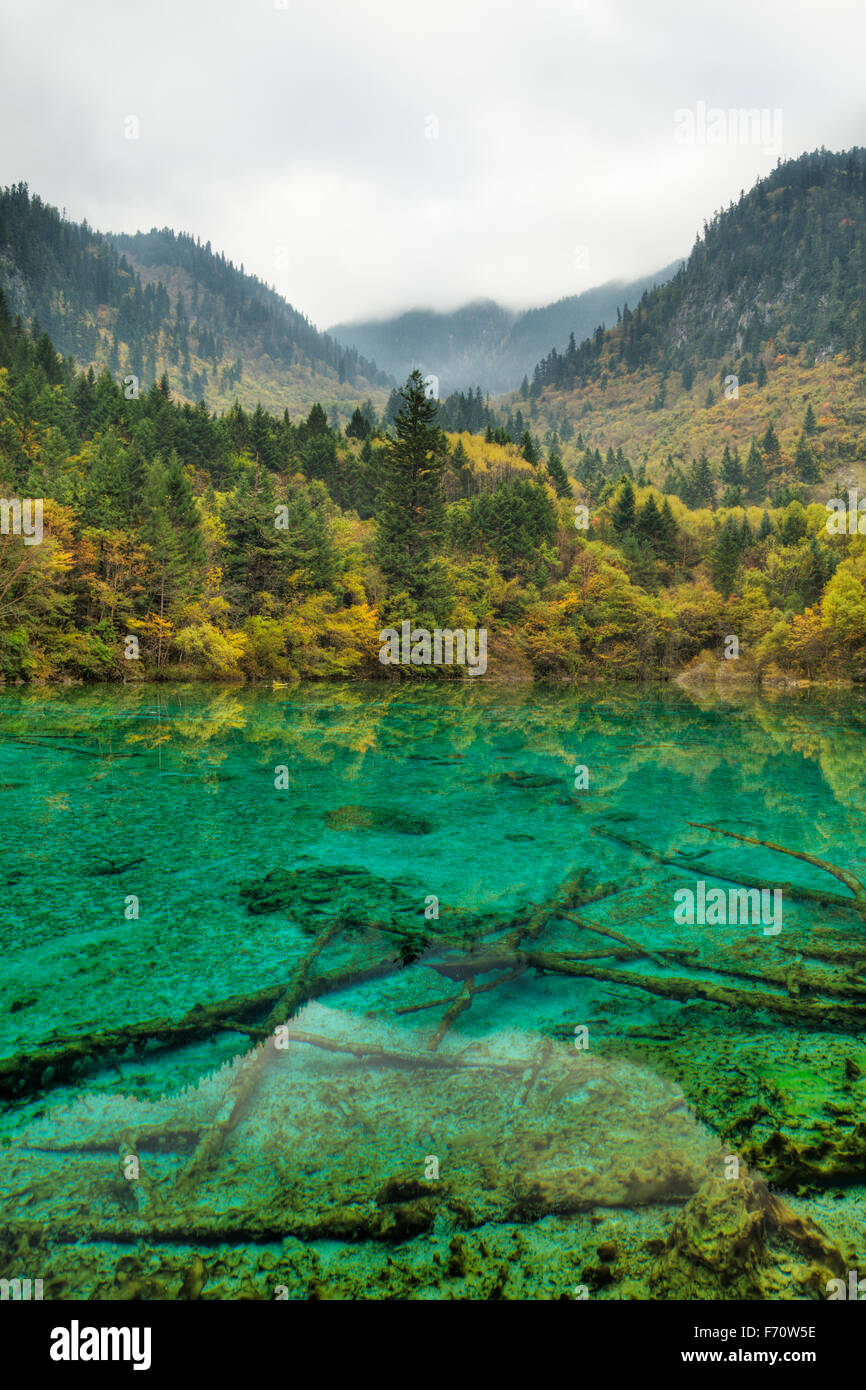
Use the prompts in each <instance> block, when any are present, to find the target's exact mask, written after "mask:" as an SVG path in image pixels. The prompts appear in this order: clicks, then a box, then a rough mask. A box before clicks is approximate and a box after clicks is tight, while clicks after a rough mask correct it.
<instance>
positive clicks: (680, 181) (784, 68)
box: [0, 0, 866, 328]
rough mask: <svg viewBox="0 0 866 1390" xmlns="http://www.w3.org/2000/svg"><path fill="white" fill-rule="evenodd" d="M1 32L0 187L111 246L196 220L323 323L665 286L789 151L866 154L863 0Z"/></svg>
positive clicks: (176, 10)
mask: <svg viewBox="0 0 866 1390" xmlns="http://www.w3.org/2000/svg"><path fill="white" fill-rule="evenodd" d="M0 16H2V29H0V183H12V182H18V181H19V180H24V181H25V182H27V183H29V185H30V187H31V190H32V191H34V192H36V193H38V194H39V195H40V196H41V197H43V198H44V199H46V200H47V201H49V202H52V203H54V204H56V205H57V206H58V207H60V208H65V209H66V210H67V213H68V215H69V216H70V217H72V218H75V219H81V218H84V217H86V218H87V220H88V221H89V222H90V223H91V225H93V226H95V227H97V228H99V229H100V230H103V231H127V232H132V231H136V230H138V229H141V228H143V229H145V230H146V229H149V228H150V227H151V226H165V225H168V226H171V227H173V228H175V229H176V230H184V231H189V232H193V233H195V234H196V235H198V236H200V237H201V238H202V240H203V241H206V240H210V241H211V243H212V245H213V247H214V249H215V250H224V251H225V252H226V254H227V255H228V256H229V257H230V258H231V259H232V260H234V261H235V262H236V263H237V264H241V263H242V264H243V265H244V268H245V269H246V270H247V271H250V272H252V273H255V274H257V275H259V276H260V277H261V278H262V279H263V280H265V281H267V282H268V283H269V284H274V285H275V286H276V288H277V289H278V290H279V291H280V292H281V293H282V294H284V295H285V296H286V298H287V299H289V300H290V301H291V303H292V304H294V305H295V307H296V308H298V309H301V310H302V311H303V312H304V313H306V314H308V315H309V316H310V317H311V318H312V319H313V321H314V322H315V323H317V324H318V326H319V327H322V328H324V327H328V326H329V325H330V324H331V323H333V322H335V321H338V320H345V319H350V318H358V317H367V316H371V317H377V316H381V315H384V314H388V313H391V312H393V311H395V310H400V309H403V308H407V307H410V306H413V305H425V306H432V307H435V308H451V307H454V306H455V305H457V304H459V303H462V302H464V301H466V300H469V299H475V298H479V297H482V296H485V297H486V296H489V297H491V298H494V299H498V300H499V301H500V302H503V303H505V304H508V305H511V306H514V307H518V306H519V307H522V306H526V305H530V304H543V303H547V302H549V301H550V300H553V299H558V298H560V297H562V296H563V295H567V294H575V293H577V292H579V291H580V290H582V289H588V288H590V287H591V286H592V285H596V284H600V283H602V282H603V281H605V280H608V279H613V278H619V277H623V278H631V277H634V276H637V275H641V274H643V273H645V272H649V271H651V270H654V269H656V268H658V267H660V266H662V265H664V264H666V263H667V262H669V261H671V260H673V259H674V258H675V257H677V256H679V255H681V254H687V253H688V251H689V250H690V249H691V246H692V244H693V242H694V238H695V235H696V233H697V232H698V231H699V230H700V228H701V226H702V224H703V221H704V219H705V218H709V217H710V216H711V215H712V213H713V212H714V211H715V210H717V209H718V208H719V207H720V206H724V205H726V204H727V203H728V202H729V201H730V200H731V199H732V198H736V197H737V196H738V195H739V192H740V189H741V188H748V187H749V186H750V185H751V184H752V183H753V182H754V180H755V179H756V178H758V177H760V176H761V175H762V174H765V173H767V172H769V170H770V169H772V167H773V166H774V165H775V163H776V160H777V158H778V156H779V155H780V154H781V155H782V157H787V156H791V155H798V154H800V153H802V152H803V151H804V150H806V149H814V148H816V147H818V146H820V145H826V146H827V147H828V148H830V149H841V148H847V147H849V146H851V145H855V144H866V81H864V75H863V74H864V54H866V5H864V4H863V0H820V3H812V0H721V2H719V0H714V2H713V3H706V0H522V2H521V3H518V2H517V0H144V2H143V3H139V4H136V3H132V0H129V3H125V0H76V3H70V0H14V3H13V0H0ZM700 103H703V108H701V105H700ZM740 108H759V109H762V110H764V111H765V113H766V115H765V117H764V120H765V126H764V130H763V132H762V138H763V137H768V138H767V139H766V143H761V139H758V140H757V141H755V140H753V139H751V138H748V139H746V140H744V139H743V138H742V136H743V132H742V131H741V129H740V127H739V125H738V124H737V122H736V119H731V118H729V117H728V116H727V113H728V112H730V111H732V110H733V111H737V110H739V109H740ZM702 109H703V113H704V114H703V116H702ZM713 110H721V111H723V112H724V113H725V122H723V123H721V124H720V122H719V118H718V116H715V117H714V116H712V115H711V112H712V111H713ZM677 112H679V113H681V114H680V115H679V116H677V115H675V113H677ZM682 112H690V113H691V121H692V122H693V124H690V123H689V119H688V118H686V117H684V116H683V115H682ZM777 112H778V113H780V117H779V116H777V115H776V114H775V113H777ZM130 118H134V120H135V121H137V123H138V127H137V130H138V138H128V137H129V135H130V134H134V133H135V130H136V126H135V124H134V122H133V121H132V120H131V119H130ZM707 122H709V123H710V125H712V126H713V128H712V129H710V128H709V126H708V124H707ZM702 134H705V135H708V136H709V137H710V138H715V139H716V140H718V141H720V143H714V144H709V143H702V142H701V135H702Z"/></svg>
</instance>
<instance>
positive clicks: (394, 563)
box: [375, 368, 448, 616]
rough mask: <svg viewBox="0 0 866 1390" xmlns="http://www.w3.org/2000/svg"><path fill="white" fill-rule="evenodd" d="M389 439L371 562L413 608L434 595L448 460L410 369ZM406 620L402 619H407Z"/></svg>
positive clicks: (430, 407) (434, 408)
mask: <svg viewBox="0 0 866 1390" xmlns="http://www.w3.org/2000/svg"><path fill="white" fill-rule="evenodd" d="M400 396H401V398H402V402H403V404H402V406H401V408H400V410H399V411H398V412H397V415H396V416H395V418H394V438H388V439H387V440H386V447H385V450H384V456H383V460H382V470H381V478H380V487H379V497H378V503H377V516H376V547H375V554H376V559H377V561H378V563H379V565H380V566H381V569H382V573H383V574H384V576H385V578H386V580H387V582H388V585H389V587H390V589H391V590H392V592H397V591H401V590H402V591H405V592H406V593H407V594H409V596H410V597H411V598H413V599H414V600H415V601H416V602H417V603H418V604H420V605H422V606H424V605H425V604H428V603H430V602H431V601H432V600H433V598H434V597H435V595H434V589H435V587H436V585H435V575H434V569H435V568H436V566H435V561H434V552H435V549H436V547H437V546H438V545H439V544H440V543H441V540H442V536H443V530H444V504H443V499H442V478H443V474H444V471H445V467H446V465H447V461H448V448H447V443H446V440H445V436H444V434H443V433H442V431H441V429H440V428H439V426H438V425H437V423H436V421H437V417H438V411H439V403H438V401H436V400H435V399H432V398H431V397H428V395H427V393H426V391H425V389H424V379H423V377H422V376H421V373H420V372H419V371H418V369H417V368H416V369H415V370H414V371H413V372H412V373H411V375H410V376H409V378H408V380H407V382H406V385H405V386H404V387H403V389H402V391H401V392H400ZM407 616H408V615H407Z"/></svg>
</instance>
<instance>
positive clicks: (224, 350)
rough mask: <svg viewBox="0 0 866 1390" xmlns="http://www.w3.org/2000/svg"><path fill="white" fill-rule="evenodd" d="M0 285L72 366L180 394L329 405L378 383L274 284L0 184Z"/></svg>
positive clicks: (185, 245)
mask: <svg viewBox="0 0 866 1390" xmlns="http://www.w3.org/2000/svg"><path fill="white" fill-rule="evenodd" d="M0 288H2V289H3V291H4V294H5V297H6V301H7V304H8V306H9V309H10V312H11V313H12V314H20V315H21V316H22V317H23V318H24V319H25V320H27V321H29V322H35V323H36V324H37V326H38V327H40V328H42V329H45V330H46V331H47V332H48V333H49V334H50V336H51V338H52V340H53V342H54V344H55V346H56V347H57V348H58V349H59V351H61V352H62V353H64V354H67V355H70V356H73V357H75V359H76V361H77V362H78V363H79V364H80V365H82V366H87V365H90V364H92V365H94V366H95V367H97V368H100V367H102V366H106V367H107V368H108V369H109V371H111V372H112V373H114V374H115V375H120V374H125V373H132V374H134V375H136V376H137V377H138V378H139V380H140V382H141V383H142V385H143V386H144V387H145V388H146V387H149V386H150V385H152V384H153V382H154V381H156V380H157V378H158V377H160V376H161V375H162V374H163V372H166V373H167V374H168V379H169V382H170V385H171V387H172V389H173V390H175V391H176V392H178V394H180V395H181V396H183V397H184V398H186V399H187V400H190V401H197V400H199V399H201V398H202V397H203V396H207V399H208V401H209V402H210V403H211V405H213V406H216V407H221V406H225V407H227V406H229V405H230V404H231V403H232V402H233V401H234V400H235V399H236V398H237V399H239V400H240V401H241V403H242V404H243V405H245V406H254V405H255V404H256V402H257V401H259V400H261V401H262V402H263V403H264V404H265V405H267V406H269V407H270V408H272V409H280V410H282V409H283V408H285V407H288V408H289V409H290V410H294V409H296V408H299V407H306V408H309V406H310V405H312V404H313V403H314V402H315V401H317V400H319V401H324V402H326V403H328V404H329V405H330V404H332V403H333V404H339V405H342V407H343V413H344V414H346V415H347V414H348V413H349V411H350V410H351V407H352V406H353V405H354V404H356V403H357V402H358V401H359V400H360V399H361V398H363V397H365V396H367V395H368V394H370V393H372V394H374V395H375V394H376V393H377V391H379V392H381V389H382V388H383V387H384V386H386V385H387V384H388V381H387V378H386V377H385V375H384V374H383V373H381V372H380V371H378V370H377V368H376V367H375V365H374V364H373V363H371V362H368V361H366V360H365V359H364V358H362V357H360V356H359V354H358V353H357V352H356V351H355V350H354V349H352V348H344V347H343V346H342V345H341V344H340V343H338V342H336V341H335V340H334V339H333V338H331V337H329V336H328V335H326V334H323V333H320V332H318V330H317V329H315V328H314V327H313V325H312V324H311V323H310V322H309V320H308V319H306V318H305V317H304V315H303V314H301V313H299V312H298V311H297V310H296V309H293V308H292V306H291V305H290V304H287V303H286V301H285V300H284V299H282V298H281V297H280V296H279V295H278V294H277V293H276V292H275V291H274V290H271V289H269V288H268V286H267V285H265V284H263V283H262V282H261V281H260V280H258V279H256V278H255V277H254V276H251V275H246V274H245V273H244V272H243V270H242V269H241V270H238V269H237V268H236V267H235V266H234V265H232V263H231V262H230V261H227V260H226V258H225V256H223V255H221V254H219V253H216V252H214V251H212V249H211V245H210V242H207V243H206V244H204V245H202V243H201V242H199V241H197V240H195V239H194V238H193V237H191V236H187V235H183V234H176V233H174V232H171V231H169V230H167V229H164V230H162V231H151V232H148V233H138V234H137V235H135V236H105V235H102V234H101V233H99V232H95V231H93V230H92V228H90V227H88V225H87V223H86V222H85V223H81V224H77V223H74V222H70V221H68V220H66V219H65V218H64V217H62V216H61V215H60V214H59V213H58V211H57V209H56V208H52V207H50V206H48V205H47V204H46V203H43V202H42V201H41V199H40V198H38V197H37V196H36V195H34V194H31V193H30V192H29V190H28V189H27V187H26V185H24V184H19V185H17V186H16V187H13V188H7V189H5V190H3V191H2V192H0Z"/></svg>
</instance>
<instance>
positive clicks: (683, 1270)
mask: <svg viewBox="0 0 866 1390" xmlns="http://www.w3.org/2000/svg"><path fill="white" fill-rule="evenodd" d="M845 1269H846V1262H845V1258H844V1256H843V1255H842V1252H841V1250H839V1248H838V1246H836V1245H834V1243H833V1242H832V1241H831V1240H830V1239H829V1238H828V1237H827V1236H826V1235H825V1233H824V1232H823V1231H822V1230H821V1228H820V1226H818V1225H816V1223H815V1222H813V1221H810V1220H808V1219H807V1218H804V1217H801V1216H798V1215H797V1214H796V1213H795V1212H794V1211H793V1210H792V1209H791V1208H790V1207H789V1206H788V1205H787V1203H786V1202H784V1201H782V1199H781V1198H780V1197H776V1196H774V1195H773V1194H772V1193H771V1192H770V1190H769V1188H768V1187H767V1186H766V1184H765V1183H763V1182H761V1181H760V1180H756V1179H753V1178H750V1177H748V1176H746V1175H743V1174H741V1176H740V1177H739V1178H738V1179H735V1180H728V1179H725V1178H723V1177H721V1176H713V1177H711V1178H709V1179H708V1180H707V1181H706V1182H705V1183H704V1184H703V1186H702V1187H701V1188H700V1189H699V1190H698V1191H697V1192H696V1193H695V1195H694V1196H693V1197H692V1199H691V1201H690V1202H688V1204H687V1205H686V1206H685V1207H684V1209H683V1211H682V1212H681V1213H680V1215H679V1217H678V1218H677V1220H676V1222H675V1223H674V1227H673V1230H672V1231H671V1234H670V1236H669V1237H668V1241H667V1244H666V1246H665V1249H664V1251H663V1253H662V1254H661V1256H660V1258H659V1260H658V1261H657V1263H656V1265H655V1266H654V1268H653V1272H652V1276H651V1286H652V1290H653V1294H654V1296H655V1297H656V1298H665V1299H666V1298H677V1299H704V1298H705V1299H777V1298H783V1299H819V1298H826V1297H827V1281H828V1280H829V1279H831V1278H833V1277H836V1276H839V1275H844V1272H845Z"/></svg>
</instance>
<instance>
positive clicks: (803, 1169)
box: [743, 1116, 866, 1187]
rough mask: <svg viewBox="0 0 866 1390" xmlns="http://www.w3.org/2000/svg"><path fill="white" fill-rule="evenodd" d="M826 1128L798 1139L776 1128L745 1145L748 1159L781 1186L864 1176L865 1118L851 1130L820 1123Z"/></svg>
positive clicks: (830, 1181)
mask: <svg viewBox="0 0 866 1390" xmlns="http://www.w3.org/2000/svg"><path fill="white" fill-rule="evenodd" d="M851 1118H852V1119H853V1116H851ZM816 1128H817V1129H819V1130H821V1131H823V1132H822V1133H820V1134H812V1135H811V1136H810V1137H809V1138H808V1139H806V1140H805V1141H798V1140H796V1139H794V1138H792V1136H791V1135H789V1134H784V1133H783V1132H782V1131H781V1130H778V1129H777V1130H774V1131H773V1133H772V1134H771V1135H770V1137H769V1139H765V1140H764V1142H763V1143H759V1142H751V1143H749V1144H746V1145H745V1146H744V1147H743V1155H744V1157H745V1158H746V1160H747V1161H748V1162H749V1163H751V1164H753V1165H754V1166H755V1167H756V1168H759V1169H760V1171H761V1172H762V1173H763V1174H765V1175H766V1177H767V1179H768V1180H769V1181H770V1182H774V1183H778V1184H779V1185H780V1186H782V1187H792V1186H798V1185H802V1184H805V1185H807V1186H819V1187H824V1186H827V1185H829V1184H831V1183H834V1182H838V1181H839V1179H840V1178H856V1179H857V1180H858V1181H859V1180H862V1175H863V1169H864V1166H866V1122H864V1121H863V1120H859V1121H857V1123H856V1124H855V1125H854V1128H853V1129H851V1130H847V1131H846V1130H843V1129H841V1128H838V1127H837V1126H836V1125H831V1124H826V1123H824V1124H822V1123H820V1122H818V1123H817V1125H816Z"/></svg>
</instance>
